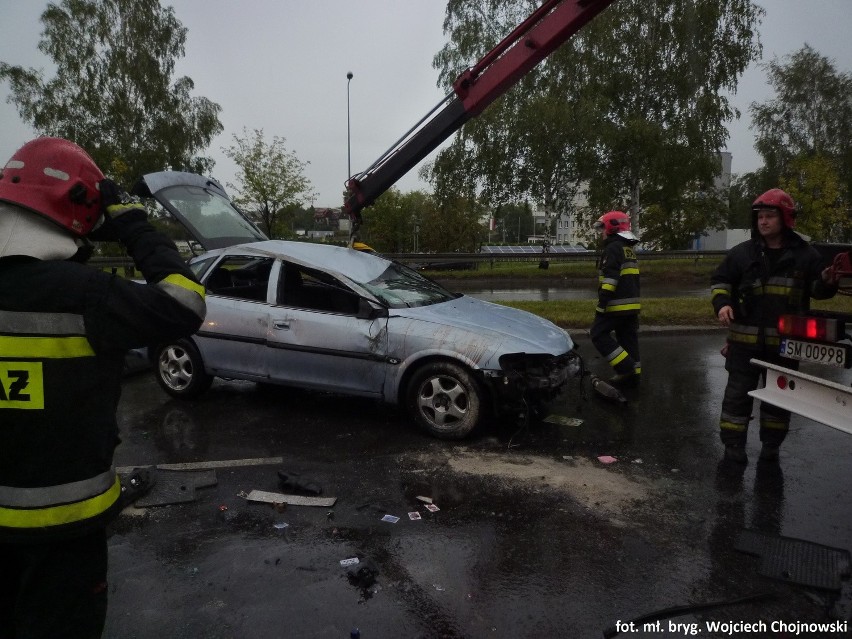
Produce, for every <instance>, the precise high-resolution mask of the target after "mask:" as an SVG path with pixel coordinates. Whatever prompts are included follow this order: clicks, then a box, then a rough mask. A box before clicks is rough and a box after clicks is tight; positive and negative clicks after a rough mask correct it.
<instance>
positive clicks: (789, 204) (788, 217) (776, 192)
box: [751, 189, 796, 229]
mask: <svg viewBox="0 0 852 639" xmlns="http://www.w3.org/2000/svg"><path fill="white" fill-rule="evenodd" d="M767 208H772V209H777V210H778V211H779V212H780V213H781V219H782V220H783V221H784V225H785V226H786V227H787V228H788V229H792V228H793V227H795V226H796V203H795V202H793V198H792V197H790V195H789V194H788V193H787V192H786V191H782V190H781V189H769V190H768V191H767V192H766V193H764V194H763V195H760V196H759V197H758V198H757V199H756V200H755V201H754V202H752V205H751V211H752V220H753V221H754V222H755V223H756V221H757V210H758V209H767Z"/></svg>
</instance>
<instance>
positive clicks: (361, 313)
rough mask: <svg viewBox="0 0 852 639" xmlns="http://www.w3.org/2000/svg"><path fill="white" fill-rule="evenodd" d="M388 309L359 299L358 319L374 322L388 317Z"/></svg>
mask: <svg viewBox="0 0 852 639" xmlns="http://www.w3.org/2000/svg"><path fill="white" fill-rule="evenodd" d="M387 316H388V309H386V308H385V307H384V306H379V305H377V304H374V303H373V302H371V301H370V300H368V299H364V298H363V297H359V298H358V313H357V314H356V315H355V317H357V318H358V319H365V320H373V319H378V318H379V317H387Z"/></svg>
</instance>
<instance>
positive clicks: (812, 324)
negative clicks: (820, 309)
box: [778, 315, 840, 342]
mask: <svg viewBox="0 0 852 639" xmlns="http://www.w3.org/2000/svg"><path fill="white" fill-rule="evenodd" d="M838 328H839V327H838V322H837V320H836V319H828V318H825V317H804V316H802V315H782V316H781V317H779V318H778V332H779V333H780V334H781V335H784V336H786V337H799V338H802V339H813V340H820V341H822V342H836V341H837V340H838V339H840V338H839V331H838Z"/></svg>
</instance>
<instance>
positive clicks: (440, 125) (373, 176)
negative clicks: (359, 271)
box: [344, 0, 615, 245]
mask: <svg viewBox="0 0 852 639" xmlns="http://www.w3.org/2000/svg"><path fill="white" fill-rule="evenodd" d="M613 2H615V0H546V1H545V2H544V4H542V5H541V6H540V7H539V8H538V9H537V10H536V11H535V12H533V13H532V14H531V15H530V16H529V17H528V18H527V19H526V20H524V21H523V22H522V23H521V24H520V25H518V26H517V27H516V28H515V30H514V31H512V32H511V33H510V34H509V35H508V36H506V37H505V38H504V39H503V40H502V41H501V42H500V43H499V44H498V45H497V46H496V47H494V48H493V49H492V50H491V51H489V52H488V53H487V54H485V56H484V57H483V58H482V59H481V60H480V61H479V62H477V63H476V64H475V65H474V66H472V67H471V68H469V69H467V70H466V71H464V72H463V73H462V74H461V75H459V77H458V78H457V79H456V80H455V82H454V83H453V92H452V93H450V94H449V95H447V96H446V97H445V98H444V99H443V100H442V101H441V102H440V103H438V105H437V106H435V107H434V108H433V109H432V110H431V111H430V112H429V113H427V114H426V115H425V116H424V117H423V118H422V119H421V120H420V121H419V122H418V123H417V124H415V125H414V127H412V128H411V129H410V130H409V131H408V132H407V133H406V134H405V135H404V136H403V137H401V138H400V139H399V140H398V141H397V142H396V143H395V144H394V145H393V146H392V147H391V148H390V149H388V150H387V151H385V153H384V154H383V155H382V156H381V157H380V158H379V159H378V160H376V161H375V162H374V163H373V164H372V166H370V167H369V168H368V169H366V170H365V171H363V172H361V173H359V174H357V175H355V176H350V178H349V181H348V182H347V184H346V187H347V189H348V191H349V194H350V195H349V197H348V199H347V201H346V204H345V206H344V213H345V214H347V215H348V216H349V218H350V221H351V231H350V245H351V244H352V243H353V242H354V239H355V237H356V234H357V232H358V228H359V227H360V226H361V222H362V217H361V211H362V210H363V209H364V208H365V207H367V206H369V205H370V204H372V203H373V202H375V200H376V198H378V197H379V196H380V195H381V194H382V193H384V192H385V191H387V190H388V189H389V188H390V187H391V186H393V185H394V184H395V183H396V181H397V180H399V179H400V178H401V177H402V176H403V175H405V174H406V173H408V171H410V170H411V169H412V168H413V167H414V166H415V165H416V164H417V163H418V162H420V161H421V160H422V159H423V158H425V157H426V156H427V155H429V153H431V152H432V151H433V150H434V149H435V148H437V146H438V145H439V144H441V143H442V142H443V141H444V140H446V139H447V138H448V137H449V136H450V135H452V134H453V133H455V132H456V131H458V130H459V129H460V128H461V126H462V125H463V124H464V123H465V122H467V121H468V120H470V119H471V118H474V117H476V116H477V115H479V114H480V113H482V111H483V110H484V109H485V107H487V106H488V105H489V104H491V103H492V102H494V100H496V99H497V98H499V97H500V96H501V95H503V94H504V93H505V92H506V91H508V90H509V89H510V88H511V87H513V86H514V85H515V84H516V83H517V82H518V80H520V79H521V78H522V77H523V76H524V75H525V74H526V73H528V72H529V71H530V69H532V68H533V67H534V66H535V65H537V64H538V63H539V62H541V61H542V60H544V59H545V58H546V57H547V56H549V55H550V54H551V53H553V52H554V51H555V50H556V49H557V48H558V47H559V46H560V45H561V44H563V43H565V42H566V41H567V40H568V39H569V38H571V36H573V35H574V34H575V33H577V31H579V30H580V29H581V28H582V27H583V26H584V25H585V24H586V23H588V22H589V21H590V20H591V19H592V18H594V17H595V16H597V15H598V14H599V13H600V12H601V11H603V10H604V9H606V8H607V7H608V6H609V5H610V4H612V3H613Z"/></svg>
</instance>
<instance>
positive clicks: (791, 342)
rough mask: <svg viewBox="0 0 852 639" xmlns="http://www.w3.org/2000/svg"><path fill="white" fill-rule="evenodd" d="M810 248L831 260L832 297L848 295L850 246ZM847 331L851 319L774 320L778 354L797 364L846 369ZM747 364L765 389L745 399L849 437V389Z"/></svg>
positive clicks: (851, 338)
mask: <svg viewBox="0 0 852 639" xmlns="http://www.w3.org/2000/svg"><path fill="white" fill-rule="evenodd" d="M815 246H816V247H817V248H818V249H822V252H823V254H824V255H826V254H828V253H833V254H834V257H833V260H832V262H831V268H832V269H834V271H835V273H837V274H839V275H840V278H841V279H840V284H839V287H838V294H839V295H852V245H842V246H837V245H834V246H831V245H822V246H820V245H815ZM850 331H852V313H840V312H832V311H810V312H808V313H804V314H801V315H782V316H781V317H779V318H778V333H779V336H780V337H781V344H780V347H779V349H780V350H779V352H780V354H781V355H783V356H784V357H787V358H789V359H794V360H797V361H800V362H808V363H811V364H814V365H816V366H823V367H832V368H836V369H841V370H843V369H846V370H848V369H850V368H852V335H850ZM751 362H752V364H755V365H757V366H760V367H762V368H764V369H766V383H765V385H764V387H763V388H759V389H757V390H755V391H752V392H750V393H749V395H751V396H752V397H755V398H757V399H759V400H761V401H763V402H767V403H769V404H773V405H775V406H779V407H781V408H783V409H785V410H789V411H790V412H793V413H796V414H798V415H802V416H803V417H807V418H809V419H813V420H814V421H817V422H820V423H822V424H825V425H826V426H831V427H832V428H836V429H838V430H841V431H843V432H845V433H849V434H852V385H848V384H847V385H844V384H842V383H839V382H836V381H832V380H831V379H826V377H827V373H826V374H824V375H811V374H808V373H802V372H799V371H795V370H792V369H790V368H787V367H785V366H779V365H777V364H772V363H770V362H764V361H763V360H760V359H752V360H751ZM825 370H828V369H825ZM847 379H848V378H847Z"/></svg>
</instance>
